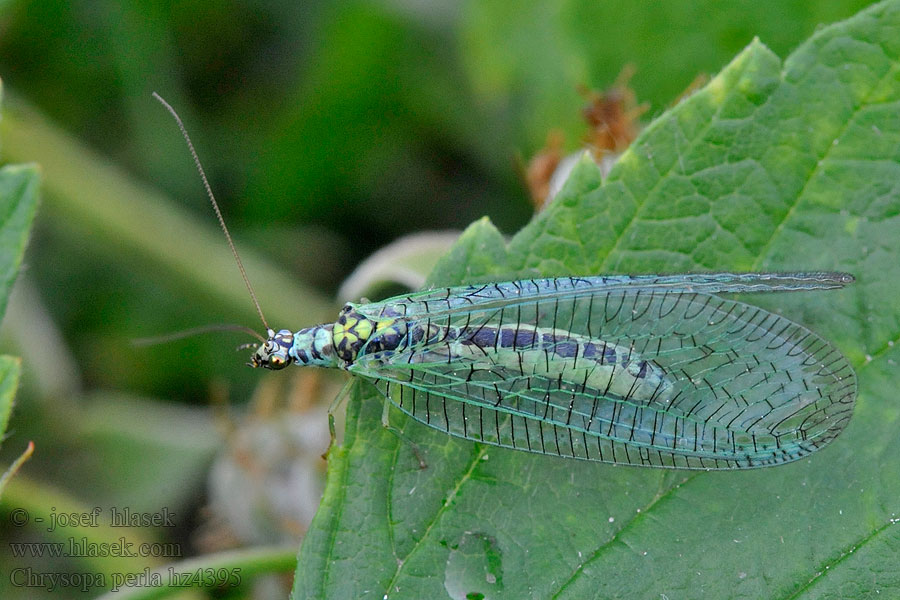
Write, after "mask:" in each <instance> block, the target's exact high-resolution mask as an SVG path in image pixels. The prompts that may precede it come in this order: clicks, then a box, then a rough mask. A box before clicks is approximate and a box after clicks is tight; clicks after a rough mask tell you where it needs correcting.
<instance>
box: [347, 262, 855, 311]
mask: <svg viewBox="0 0 900 600" xmlns="http://www.w3.org/2000/svg"><path fill="white" fill-rule="evenodd" d="M852 282H853V276H852V275H850V274H849V273H838V272H827V271H822V272H820V271H815V272H797V273H687V274H679V275H609V276H598V277H555V278H548V279H523V280H519V281H509V282H505V283H486V284H479V285H468V286H460V287H454V288H438V289H433V290H428V291H424V292H418V293H415V294H410V295H409V296H405V297H401V298H391V299H389V300H386V301H384V302H374V303H370V304H363V305H354V307H355V308H356V310H357V311H358V312H360V313H362V314H364V315H365V316H367V317H370V318H380V317H397V316H404V317H418V316H423V317H424V316H431V317H440V316H443V315H446V314H452V313H459V312H466V311H469V310H472V309H474V308H480V309H485V310H487V309H490V308H492V307H495V306H497V307H499V306H510V305H511V304H515V303H528V302H532V301H533V300H535V299H537V298H541V299H544V300H553V299H560V300H563V299H567V298H580V297H587V296H593V295H596V294H603V293H606V294H616V293H625V294H635V293H644V294H650V293H663V292H669V293H679V292H683V293H703V294H719V293H726V292H735V293H750V292H778V291H810V290H827V289H837V288H841V287H844V286H845V285H847V284H849V283H852Z"/></svg>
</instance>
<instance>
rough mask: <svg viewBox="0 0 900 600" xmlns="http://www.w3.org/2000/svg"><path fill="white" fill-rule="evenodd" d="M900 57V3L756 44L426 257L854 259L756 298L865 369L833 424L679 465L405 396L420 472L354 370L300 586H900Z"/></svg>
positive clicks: (477, 268) (698, 265)
mask: <svg viewBox="0 0 900 600" xmlns="http://www.w3.org/2000/svg"><path fill="white" fill-rule="evenodd" d="M898 70H900V2H896V1H895V2H886V3H883V4H879V5H876V6H874V7H872V8H871V9H868V10H866V11H864V12H862V13H860V14H859V15H858V16H856V17H854V18H852V19H850V20H848V21H846V22H843V23H840V24H837V25H834V26H831V27H828V28H826V29H823V30H821V31H819V32H818V33H817V34H815V35H814V36H813V37H812V38H811V39H810V40H809V41H808V42H806V43H805V44H804V45H802V46H801V47H800V48H798V49H797V50H796V51H795V52H794V53H793V54H792V55H791V56H790V57H789V58H788V59H787V60H785V61H784V62H783V63H782V62H781V61H780V60H779V59H778V57H777V56H775V55H774V54H773V53H772V52H771V51H769V50H768V49H767V48H766V47H765V46H763V45H762V44H761V43H759V42H758V41H754V42H753V43H751V44H750V45H749V46H748V47H747V48H746V49H745V50H744V51H743V52H742V53H741V54H739V55H738V56H737V57H736V58H735V59H734V60H733V61H732V62H731V64H729V65H728V66H727V67H726V68H725V69H724V70H723V71H722V72H721V73H720V74H719V75H718V76H717V77H715V78H714V79H713V80H712V81H711V82H710V83H709V84H708V85H707V86H706V87H705V88H703V89H702V90H700V91H699V92H697V93H696V94H695V95H693V96H692V97H691V98H689V99H688V100H686V101H684V102H683V103H681V104H680V105H678V106H677V107H675V108H674V109H672V110H670V111H668V112H667V113H666V114H664V115H662V116H661V117H660V118H659V119H658V120H657V121H656V122H654V123H653V124H652V125H651V126H650V127H648V128H647V129H646V130H645V132H644V133H643V134H642V135H641V137H640V138H639V139H638V140H637V141H636V142H635V143H634V145H633V146H632V148H631V149H630V150H629V151H628V152H626V153H625V154H624V155H623V156H622V158H621V159H620V161H619V163H618V164H617V166H616V167H615V168H614V169H613V171H612V172H611V174H610V176H609V179H608V180H607V181H606V182H601V179H600V176H599V173H598V172H597V170H596V169H595V168H594V167H592V166H591V165H590V164H589V163H587V162H582V163H581V164H580V165H579V166H578V167H577V169H576V170H575V172H574V173H573V175H572V177H571V178H570V180H569V182H568V183H567V185H566V187H565V188H564V189H563V191H562V192H561V194H560V195H559V196H558V197H557V198H556V200H555V201H554V203H553V204H552V205H551V206H550V207H549V208H548V209H547V210H546V211H545V212H543V213H542V214H541V215H539V216H538V217H537V218H536V219H535V220H534V221H533V222H532V223H531V224H530V225H529V226H528V227H526V228H525V229H523V230H522V231H521V232H520V233H519V234H518V235H517V236H516V237H515V238H514V239H513V240H512V241H511V242H510V243H509V245H508V246H504V245H503V242H502V238H500V236H499V235H498V234H497V233H496V231H494V230H492V228H491V227H490V225H489V224H488V223H486V222H479V223H476V224H475V225H474V226H473V227H471V228H470V229H469V230H468V231H467V232H466V233H465V234H464V235H463V236H462V238H461V239H460V241H459V243H458V244H457V246H456V249H455V250H454V251H451V253H450V255H449V258H448V259H447V260H445V261H444V262H443V263H442V264H440V265H439V267H438V268H437V269H436V272H435V274H434V275H433V278H432V279H433V281H434V282H436V283H440V284H442V285H450V284H456V283H460V282H463V281H469V282H471V281H490V280H497V279H506V278H509V277H511V276H513V275H518V276H522V277H528V276H535V275H562V274H594V273H602V272H666V271H668V272H672V271H682V270H695V269H700V270H702V269H748V270H799V269H843V270H848V271H851V272H853V273H854V274H856V276H857V277H858V282H857V283H856V284H855V285H854V286H853V287H852V288H850V289H848V290H845V291H843V292H831V293H817V294H795V295H790V294H781V295H776V296H773V297H771V298H756V297H750V298H749V299H750V301H752V302H753V303H757V304H760V305H764V306H766V307H767V308H770V309H772V310H775V309H780V311H781V312H783V313H784V314H785V315H786V316H788V317H789V318H792V319H794V320H797V321H800V322H802V323H804V324H806V325H808V326H810V327H811V328H813V329H814V330H815V331H817V332H819V333H821V334H823V335H824V336H825V337H827V338H829V339H831V340H832V341H833V342H835V343H836V345H837V346H838V347H839V348H841V349H842V350H843V351H844V352H845V353H847V355H848V356H849V357H850V359H851V361H852V362H853V363H854V364H855V366H856V368H857V369H858V373H859V376H860V377H859V381H860V397H859V402H858V405H857V409H856V413H855V415H854V419H853V421H852V422H851V424H850V426H849V428H848V429H847V431H846V432H845V433H844V434H843V435H842V436H841V437H840V438H838V439H837V441H835V442H834V444H832V445H831V446H830V447H828V448H826V449H824V450H822V451H820V452H817V453H816V454H814V455H813V456H812V457H810V458H809V459H808V460H804V461H801V462H797V463H793V464H790V465H786V466H782V467H778V468H771V469H760V470H753V471H743V472H717V473H699V472H684V471H681V472H674V471H665V470H650V469H637V468H623V467H612V466H606V465H598V464H589V463H582V462H578V461H565V460H559V459H554V458H545V457H539V456H533V455H529V454H526V453H519V452H514V451H509V450H502V449H497V448H493V447H486V446H478V445H475V444H471V443H468V442H464V441H459V440H455V439H451V438H448V437H447V436H445V435H443V434H441V433H439V432H436V431H432V430H430V429H427V428H425V427H423V426H421V425H418V424H415V423H409V422H408V421H406V420H404V418H403V417H402V415H400V414H399V413H398V412H397V411H393V412H392V413H391V422H392V423H393V424H394V425H401V424H402V425H403V426H402V429H403V431H404V434H405V435H407V436H409V437H410V438H411V439H413V440H414V441H415V442H416V444H418V446H419V448H420V449H421V450H423V451H424V454H425V459H426V461H427V463H428V468H427V469H425V470H419V469H418V466H417V463H416V460H415V458H414V456H413V454H412V452H411V450H410V446H409V444H408V443H406V442H403V441H401V440H399V439H398V438H397V437H396V436H394V435H391V434H390V433H389V432H386V431H384V430H383V428H382V427H381V424H380V413H381V403H382V400H381V398H380V397H379V396H378V394H377V393H376V392H375V391H374V389H373V388H372V387H371V386H368V385H366V384H360V385H357V386H356V388H355V394H354V395H353V399H352V401H351V403H350V406H349V409H348V424H347V433H346V439H345V444H344V446H343V447H341V448H338V449H335V450H334V451H333V452H332V454H331V455H330V457H329V480H328V484H327V488H326V492H325V495H324V498H323V503H322V506H321V508H320V512H319V514H318V515H317V517H316V520H315V521H314V522H313V526H312V529H311V530H310V532H309V534H308V536H307V538H306V540H305V542H304V545H303V547H302V548H301V553H300V559H299V565H298V570H297V575H296V579H295V589H294V597H295V598H306V597H353V598H363V597H372V598H382V597H385V596H387V597H390V598H392V599H397V598H445V597H454V598H456V597H462V596H460V595H459V594H461V593H462V590H463V589H465V590H466V593H467V594H469V595H470V596H469V597H481V596H479V595H478V594H484V595H485V597H509V598H524V597H535V598H549V597H563V598H594V597H597V598H600V597H602V598H659V597H669V598H674V597H698V596H703V597H712V598H730V597H742V598H770V597H787V596H790V597H816V598H820V597H848V596H847V592H848V591H849V592H851V594H852V597H864V596H867V595H868V594H874V593H877V592H882V593H884V595H886V596H890V595H896V594H898V593H900V576H898V574H897V571H896V569H894V568H891V567H890V566H888V565H896V564H897V563H898V562H900V550H898V548H900V545H898V544H897V543H896V542H897V538H898V533H897V531H898V530H897V528H896V527H891V524H892V523H894V522H895V521H896V518H897V515H898V514H900V479H898V477H897V476H896V469H894V468H890V469H888V468H886V467H887V465H896V464H897V463H898V462H900V438H898V436H897V435H896V431H897V426H898V421H900V407H898V405H897V403H896V402H894V401H893V397H894V395H895V394H894V393H893V387H894V385H895V384H894V383H893V379H894V375H895V374H896V360H897V359H898V357H900V349H898V348H900V346H897V345H895V344H894V341H895V340H897V339H898V335H900V305H898V303H897V301H896V298H898V297H900V260H898V259H900V192H898V188H897V184H896V182H897V181H898V179H900V164H898V163H900V111H898V106H900V78H898V77H897V73H898ZM479 554H480V556H479ZM460 565H469V566H470V567H471V568H474V569H478V572H479V573H483V574H484V577H483V578H482V581H483V582H484V586H483V587H482V588H478V587H477V585H476V580H475V578H473V577H472V574H471V571H467V570H466V569H462V567H461V566H460ZM461 569H462V571H461ZM347 573H352V577H348V576H346V574H347ZM468 586H472V587H468Z"/></svg>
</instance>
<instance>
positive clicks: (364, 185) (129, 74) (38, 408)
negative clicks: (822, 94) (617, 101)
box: [0, 0, 868, 592]
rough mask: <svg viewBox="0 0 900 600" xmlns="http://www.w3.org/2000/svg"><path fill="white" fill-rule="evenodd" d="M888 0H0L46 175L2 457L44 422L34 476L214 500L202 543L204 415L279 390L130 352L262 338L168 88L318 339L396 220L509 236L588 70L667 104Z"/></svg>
mask: <svg viewBox="0 0 900 600" xmlns="http://www.w3.org/2000/svg"><path fill="white" fill-rule="evenodd" d="M866 4H868V3H867V2H849V1H847V2H828V3H822V2H816V1H814V0H809V1H800V0H794V1H775V0H771V1H765V2H760V1H752V2H751V1H745V2H730V3H727V4H725V3H719V2H711V1H706V2H666V3H656V2H652V3H651V2H648V3H637V2H633V1H627V0H618V1H613V2H603V3H599V2H596V1H593V0H582V1H576V0H571V1H559V2H534V3H527V4H523V3H519V2H513V1H505V2H502V1H501V2H490V3H486V2H475V1H470V2H459V3H453V2H428V1H426V0H415V1H412V2H400V1H397V0H381V1H377V0H373V1H369V2H360V1H340V2H335V1H320V2H311V3H297V2H283V1H274V2H254V1H234V2H225V3H223V2H207V1H197V2H189V3H179V2H141V1H135V0H131V1H124V2H109V1H93V2H64V1H61V0H30V1H7V2H3V3H0V78H2V79H3V84H4V102H3V106H2V109H3V114H2V122H0V136H2V137H0V151H2V155H0V156H2V160H3V161H4V162H27V161H35V162H37V163H39V164H41V166H42V167H43V169H44V191H43V194H44V197H43V204H42V206H41V208H40V209H39V213H38V221H37V225H36V229H35V231H34V234H33V237H32V241H31V244H30V248H29V250H28V254H27V256H26V264H25V270H24V274H23V275H24V276H23V277H22V280H21V282H20V283H24V284H25V285H24V286H20V288H22V289H20V290H19V291H18V293H19V295H20V297H19V300H18V304H17V305H18V307H19V308H18V309H16V308H15V307H13V308H11V311H10V312H9V313H8V314H7V316H6V320H5V323H4V330H3V331H4V335H3V343H4V345H5V348H6V350H7V351H8V352H11V353H15V354H19V355H21V356H23V358H24V361H25V362H24V383H23V388H22V390H21V392H20V395H19V401H18V407H17V412H16V414H15V415H14V417H13V421H12V428H11V433H10V435H9V436H8V438H7V439H6V440H5V441H4V446H3V449H2V452H0V459H2V461H3V462H9V460H11V458H12V457H13V456H14V455H17V454H18V453H19V452H20V451H21V449H22V448H23V447H24V444H25V443H26V441H27V440H28V439H34V440H35V442H36V444H37V453H36V455H35V457H34V458H33V459H32V460H31V462H30V463H29V464H28V465H27V466H26V468H25V469H24V471H23V472H22V474H21V475H20V478H22V479H23V480H24V481H25V482H28V483H29V484H30V483H34V484H35V485H41V486H44V487H42V488H41V489H42V490H43V491H42V492H41V493H45V494H51V495H52V494H57V493H58V494H67V496H65V498H68V500H66V501H77V502H83V503H85V505H86V506H92V505H93V503H110V502H121V503H132V505H135V504H139V505H141V506H147V507H148V508H147V510H158V509H159V507H160V505H161V504H162V505H171V506H177V507H179V510H180V511H182V510H183V513H182V514H185V515H187V514H190V515H192V516H191V517H185V518H184V519H183V520H180V521H179V525H180V526H181V527H182V529H180V530H179V531H175V532H171V531H170V532H167V535H169V536H171V537H173V538H175V539H182V540H187V541H190V540H191V536H192V531H193V529H194V527H195V526H196V522H197V521H198V520H200V518H199V517H196V516H193V515H195V514H196V512H195V511H196V510H197V509H198V507H200V506H202V505H204V504H205V502H206V501H207V500H206V496H205V494H206V492H205V485H206V484H205V478H206V469H207V464H208V460H209V457H210V455H211V453H212V452H213V451H214V450H215V449H216V448H217V447H218V446H219V445H220V444H221V443H222V442H221V436H220V435H219V433H217V430H216V427H215V423H214V421H213V419H211V418H209V417H208V412H209V411H208V410H207V408H206V407H207V406H208V405H209V404H210V402H211V398H214V397H216V398H221V397H225V396H227V397H229V398H230V399H231V401H232V403H234V404H236V405H243V404H244V403H245V402H246V401H247V399H248V398H249V397H250V395H251V394H252V393H253V391H254V389H255V388H256V386H257V383H258V382H259V381H260V380H265V381H266V382H270V381H271V377H267V375H270V374H268V373H266V374H260V373H258V372H253V371H251V370H250V369H247V368H245V367H244V362H245V361H246V358H247V357H246V353H241V354H236V353H235V352H233V348H234V347H235V346H236V345H237V344H239V343H241V342H243V341H245V340H244V339H243V338H241V337H239V336H238V337H235V336H233V335H224V334H217V335H208V336H201V337H196V338H192V339H189V340H183V341H178V342H173V343H169V344H165V345H160V346H154V347H149V348H134V347H132V346H131V344H130V340H131V339H133V338H137V337H142V336H151V335H157V334H160V333H166V332H170V331H175V330H179V329H184V328H188V327H192V326H196V325H202V324H207V323H225V322H228V323H231V322H238V323H241V324H245V325H249V326H251V327H253V328H259V325H258V320H257V319H256V317H255V313H254V311H253V308H252V306H251V304H250V301H249V298H247V296H246V293H245V292H244V290H243V287H242V283H241V280H240V278H239V275H238V273H237V270H236V269H235V268H234V266H233V264H232V263H231V257H230V255H229V254H228V249H227V246H226V244H225V241H224V239H222V238H221V235H220V234H219V233H218V232H217V231H216V224H215V221H214V217H213V215H212V212H211V210H210V208H209V206H208V204H207V203H206V199H205V197H204V194H203V190H202V187H201V184H200V181H199V178H198V176H197V173H196V172H195V170H194V166H193V163H192V162H191V160H190V158H189V155H188V154H187V150H186V149H185V147H184V144H183V142H182V140H181V138H180V136H179V134H178V132H177V129H176V127H175V124H174V123H173V122H172V120H171V118H170V117H169V115H168V114H167V113H166V112H165V111H164V110H163V109H162V108H161V107H160V106H159V105H158V104H157V103H156V102H154V101H153V100H152V99H151V97H150V93H151V92H152V91H157V92H159V93H160V94H161V95H162V96H163V97H165V98H166V99H167V100H168V101H169V102H170V103H171V104H172V105H173V106H174V107H175V108H176V109H177V110H178V111H179V112H180V113H181V116H182V118H183V119H184V121H185V123H186V125H187V127H188V129H189V131H190V133H191V135H192V137H193V138H194V142H195V144H196V146H197V149H198V151H199V153H200V156H201V159H202V160H203V162H204V165H205V168H206V170H207V173H208V175H209V177H210V180H211V183H212V186H213V189H214V190H215V192H216V194H217V197H218V200H219V202H220V204H221V206H222V209H223V212H224V214H225V217H226V219H227V221H228V223H229V226H230V228H231V230H232V233H233V235H234V237H235V238H236V241H237V243H238V246H239V248H240V249H241V251H242V252H243V253H244V254H245V255H246V257H247V259H248V260H247V262H248V265H247V266H248V271H249V275H250V278H251V280H253V281H254V282H255V283H256V284H257V286H258V289H257V291H258V293H259V296H260V302H261V303H262V306H263V310H265V311H267V314H268V315H269V320H270V321H271V322H272V325H273V326H275V327H276V328H279V327H288V328H293V329H296V328H299V327H301V326H307V325H310V324H312V323H313V322H318V321H321V320H325V319H329V318H331V317H330V315H332V314H335V311H336V309H337V308H338V307H339V302H340V301H343V300H357V299H356V298H340V299H337V298H335V297H334V296H335V292H336V290H337V288H338V286H339V285H340V283H341V282H342V281H343V280H344V279H345V278H346V277H347V275H348V274H349V273H350V272H351V271H352V270H353V268H354V267H355V266H356V265H357V264H358V263H359V262H360V261H361V260H362V259H364V258H365V257H366V256H368V255H370V254H371V253H372V252H373V251H375V250H376V249H378V248H379V247H381V246H383V245H385V244H387V243H389V242H391V241H392V240H394V239H396V238H398V237H399V236H402V235H405V234H409V233H413V232H416V231H422V230H446V229H461V228H463V227H464V226H465V225H466V224H468V223H469V222H471V221H472V220H474V219H476V218H478V217H480V216H482V215H488V216H490V218H491V219H492V220H493V221H494V223H495V224H496V225H497V226H498V227H499V228H500V229H501V231H503V232H505V233H513V232H515V231H516V230H517V229H518V228H519V227H521V226H522V225H523V224H524V223H526V222H527V220H528V219H529V218H530V216H531V214H532V211H533V207H532V204H531V202H530V199H529V195H528V191H527V188H526V186H525V185H524V183H523V179H522V176H521V165H522V163H523V161H525V160H527V158H528V157H531V156H533V155H534V154H535V153H536V152H538V151H539V150H540V149H541V148H542V147H543V146H544V144H545V140H546V138H547V135H548V133H549V132H550V131H551V130H553V129H559V130H562V131H563V132H564V133H565V140H566V149H567V150H575V149H577V148H578V147H579V145H580V140H581V139H582V138H583V136H584V134H585V131H586V129H585V125H584V123H583V121H582V118H581V114H580V111H581V108H582V106H583V104H584V103H585V100H584V97H583V96H582V95H581V94H580V93H579V91H578V90H579V86H586V87H588V88H594V89H603V88H606V87H608V86H610V85H611V84H612V83H613V82H614V81H615V79H616V77H617V76H618V75H619V74H620V72H622V70H623V68H625V67H626V66H627V65H632V66H633V67H634V68H635V74H634V76H633V78H632V79H631V82H630V85H631V87H633V89H634V91H635V92H636V96H637V99H638V101H639V102H645V103H648V104H649V110H648V111H647V112H646V113H645V114H644V116H643V119H644V120H645V121H646V120H650V119H652V118H653V116H654V115H657V114H659V113H660V112H662V110H664V109H665V107H666V106H667V105H669V104H671V103H673V102H674V101H675V100H676V99H677V97H678V96H679V95H680V94H681V93H682V91H684V90H685V89H686V88H687V87H688V86H689V84H690V83H691V82H692V81H693V80H694V79H695V77H696V76H697V75H699V74H702V73H715V72H717V71H718V70H719V69H720V68H721V67H722V66H723V65H724V64H726V63H727V62H728V61H729V60H730V59H731V58H732V57H733V56H734V55H735V54H736V53H737V52H738V51H740V50H741V49H742V48H743V47H744V46H746V45H747V44H748V43H749V42H750V41H751V40H752V39H753V37H754V36H758V37H759V38H760V39H761V40H762V41H763V43H765V44H766V45H768V46H769V47H770V48H771V49H772V50H773V51H774V52H775V53H777V54H778V55H780V56H785V55H786V54H787V53H788V52H789V51H790V50H791V49H793V48H794V47H795V46H797V45H798V44H799V43H800V42H801V41H803V40H804V39H806V38H807V37H808V36H809V35H810V34H811V33H813V31H815V29H816V28H817V27H818V26H819V25H820V24H827V23H830V22H833V21H836V20H840V19H843V18H846V17H848V16H850V15H852V14H854V13H856V12H857V11H858V10H859V9H860V8H862V7H863V6H865V5H866ZM227 290H230V292H229V291H227ZM276 395H277V393H276ZM185 406H187V407H195V408H196V410H192V409H185V408H184V407H185ZM183 410H189V411H190V412H182V411H183ZM315 418H316V419H318V420H319V424H320V425H321V427H322V428H323V429H324V428H325V420H324V418H323V417H322V416H321V415H318V414H317V416H316V417H315ZM164 434H165V435H164ZM167 436H169V437H167ZM185 440H189V441H188V442H186V441H185ZM14 491H15V490H13V492H14ZM13 497H14V498H15V500H16V501H19V500H21V499H22V497H21V496H19V497H16V496H15V495H14V496H13ZM29 497H30V498H32V499H33V496H29ZM34 501H36V500H34ZM5 533H8V532H5V531H4V529H2V528H0V536H2V535H4V534H5ZM29 539H31V538H29ZM35 541H37V540H35ZM191 543H192V542H191ZM186 547H190V544H188V546H186ZM0 552H3V550H0ZM3 589H4V588H3V583H2V582H0V592H2V590H3Z"/></svg>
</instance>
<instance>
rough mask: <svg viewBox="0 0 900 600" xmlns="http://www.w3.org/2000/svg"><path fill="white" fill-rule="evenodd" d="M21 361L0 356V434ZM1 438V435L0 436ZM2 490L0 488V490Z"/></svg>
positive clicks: (4, 425)
mask: <svg viewBox="0 0 900 600" xmlns="http://www.w3.org/2000/svg"><path fill="white" fill-rule="evenodd" d="M20 363H21V361H20V360H19V359H18V358H15V357H12V356H0V436H2V434H3V432H4V431H6V426H7V425H8V424H9V416H10V414H11V413H12V407H13V399H14V398H15V395H16V388H17V387H18V385H19V372H20V371H21V364H20ZM0 440H2V437H0ZM0 491H2V490H0Z"/></svg>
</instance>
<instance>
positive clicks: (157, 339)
mask: <svg viewBox="0 0 900 600" xmlns="http://www.w3.org/2000/svg"><path fill="white" fill-rule="evenodd" d="M213 331H240V332H242V333H246V334H248V335H252V336H253V337H255V338H256V339H258V340H259V341H260V342H262V343H264V344H265V343H266V338H264V337H263V336H261V335H259V334H258V333H257V332H256V331H254V330H252V329H250V328H249V327H246V326H244V325H230V324H224V325H201V326H200V327H191V328H190V329H185V330H183V331H176V332H175V333H167V334H165V335H156V336H153V337H143V338H137V339H134V340H131V344H132V345H133V346H155V345H157V344H167V343H169V342H174V341H175V340H183V339H184V338H189V337H194V336H195V335H201V334H204V333H210V332H213Z"/></svg>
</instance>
